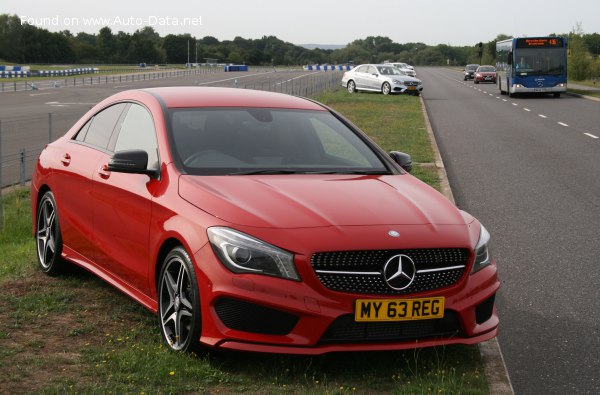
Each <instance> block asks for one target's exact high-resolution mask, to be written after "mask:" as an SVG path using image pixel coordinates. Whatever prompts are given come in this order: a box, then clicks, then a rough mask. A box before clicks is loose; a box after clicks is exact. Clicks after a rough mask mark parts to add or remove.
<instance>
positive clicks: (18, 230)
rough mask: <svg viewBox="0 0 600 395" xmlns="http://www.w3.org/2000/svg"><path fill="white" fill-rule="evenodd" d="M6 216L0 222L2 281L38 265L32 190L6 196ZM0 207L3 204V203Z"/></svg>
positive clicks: (4, 201)
mask: <svg viewBox="0 0 600 395" xmlns="http://www.w3.org/2000/svg"><path fill="white" fill-rule="evenodd" d="M2 201H3V212H4V215H3V216H2V218H1V219H0V220H1V221H2V223H1V229H0V246H2V248H0V281H2V280H3V279H4V278H6V277H7V276H16V275H19V274H22V273H23V271H24V270H25V267H27V266H29V267H31V266H33V265H34V263H35V259H36V258H35V241H34V238H33V233H32V225H31V209H30V207H29V191H28V190H26V189H17V190H16V191H15V192H12V193H11V194H10V195H8V197H7V198H4V196H3V199H2ZM0 204H2V203H1V202H0Z"/></svg>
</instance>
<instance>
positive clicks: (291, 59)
mask: <svg viewBox="0 0 600 395" xmlns="http://www.w3.org/2000/svg"><path fill="white" fill-rule="evenodd" d="M563 36H566V37H569V47H570V48H571V49H570V51H571V52H570V56H571V59H570V64H572V63H573V61H575V62H576V64H574V66H575V65H577V66H578V67H573V69H577V73H576V75H577V77H578V78H577V79H582V78H579V77H581V76H584V78H585V76H588V75H595V76H600V63H599V62H598V56H599V55H600V34H598V33H593V34H584V33H583V32H582V29H581V26H580V25H577V26H576V28H574V29H573V31H572V32H570V33H568V34H563ZM506 38H510V36H506V35H502V34H500V35H498V36H497V37H496V38H495V39H494V40H491V41H489V42H484V43H481V46H479V45H478V43H473V45H472V46H451V45H446V44H439V45H435V46H431V45H426V44H424V43H420V42H418V43H405V44H399V43H396V42H394V41H392V40H391V39H390V38H388V37H381V36H370V37H367V38H365V39H358V40H354V41H352V42H351V43H349V44H348V45H346V46H345V47H344V48H340V49H335V50H332V49H320V48H316V49H307V48H304V47H301V46H298V45H294V44H292V43H289V42H284V41H282V40H280V39H278V38H277V37H275V36H263V37H262V38H260V39H245V38H242V37H235V38H234V39H233V40H223V41H220V40H218V39H217V38H215V37H212V36H205V37H202V38H196V37H192V36H191V35H190V34H177V35H174V34H168V35H166V36H164V37H161V36H160V35H159V34H158V33H157V32H156V31H155V30H154V29H153V28H152V27H144V28H142V29H139V30H136V31H135V32H134V33H132V34H130V33H125V32H122V31H119V32H117V33H114V32H113V31H112V30H111V29H110V28H109V27H103V28H102V29H100V30H99V32H98V34H88V33H83V32H80V33H77V34H73V33H71V32H70V31H68V30H64V31H61V32H50V31H48V30H46V29H43V28H39V27H36V26H32V25H29V24H22V23H21V19H20V18H19V17H18V16H17V15H8V14H2V15H0V61H1V62H10V63H15V64H44V63H47V64H54V63H62V64H65V63H75V64H138V63H147V64H185V63H187V62H188V61H189V62H192V63H196V62H199V63H203V62H204V61H205V59H207V58H210V59H218V62H219V63H234V64H247V65H288V64H289V65H292V64H293V65H298V64H347V63H350V62H352V63H354V64H361V63H377V62H383V61H384V60H390V61H402V62H406V63H409V64H413V65H417V66H440V65H465V64H467V63H482V64H494V63H495V57H496V42H497V41H499V40H503V39H506ZM594 59H595V61H594ZM571 68H572V67H570V69H571ZM596 69H598V70H596Z"/></svg>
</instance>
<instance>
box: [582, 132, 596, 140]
mask: <svg viewBox="0 0 600 395" xmlns="http://www.w3.org/2000/svg"><path fill="white" fill-rule="evenodd" d="M584 134H585V135H586V136H588V137H591V138H593V139H598V138H600V137H598V136H594V135H593V134H591V133H584Z"/></svg>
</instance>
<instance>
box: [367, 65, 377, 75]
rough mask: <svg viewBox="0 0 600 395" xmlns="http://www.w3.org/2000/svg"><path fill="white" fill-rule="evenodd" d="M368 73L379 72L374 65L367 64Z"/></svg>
mask: <svg viewBox="0 0 600 395" xmlns="http://www.w3.org/2000/svg"><path fill="white" fill-rule="evenodd" d="M367 73H369V74H379V73H378V72H377V69H376V68H375V67H374V66H369V70H368V71H367Z"/></svg>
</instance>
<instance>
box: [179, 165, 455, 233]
mask: <svg viewBox="0 0 600 395" xmlns="http://www.w3.org/2000/svg"><path fill="white" fill-rule="evenodd" d="M179 194H180V196H181V197H182V198H183V199H185V200H186V201H188V202H189V203H191V204H193V205H194V206H196V207H198V208H199V209H201V210H203V211H205V212H207V213H209V214H211V215H213V216H215V217H217V218H219V219H221V220H223V221H226V222H229V223H232V224H238V225H244V226H252V227H269V228H280V229H293V228H309V227H325V226H366V225H383V224H395V225H459V224H460V225H464V224H465V220H464V218H463V216H462V215H461V213H460V211H459V210H458V209H457V208H456V207H455V206H454V205H453V204H451V203H450V202H449V201H448V200H447V199H446V198H445V197H443V196H442V195H441V194H440V193H438V192H437V191H435V190H433V189H432V188H430V187H429V186H427V185H426V184H424V183H422V182H421V181H419V180H417V179H416V178H414V177H412V176H410V175H389V176H354V175H258V176H191V175H183V176H181V177H180V180H179Z"/></svg>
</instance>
